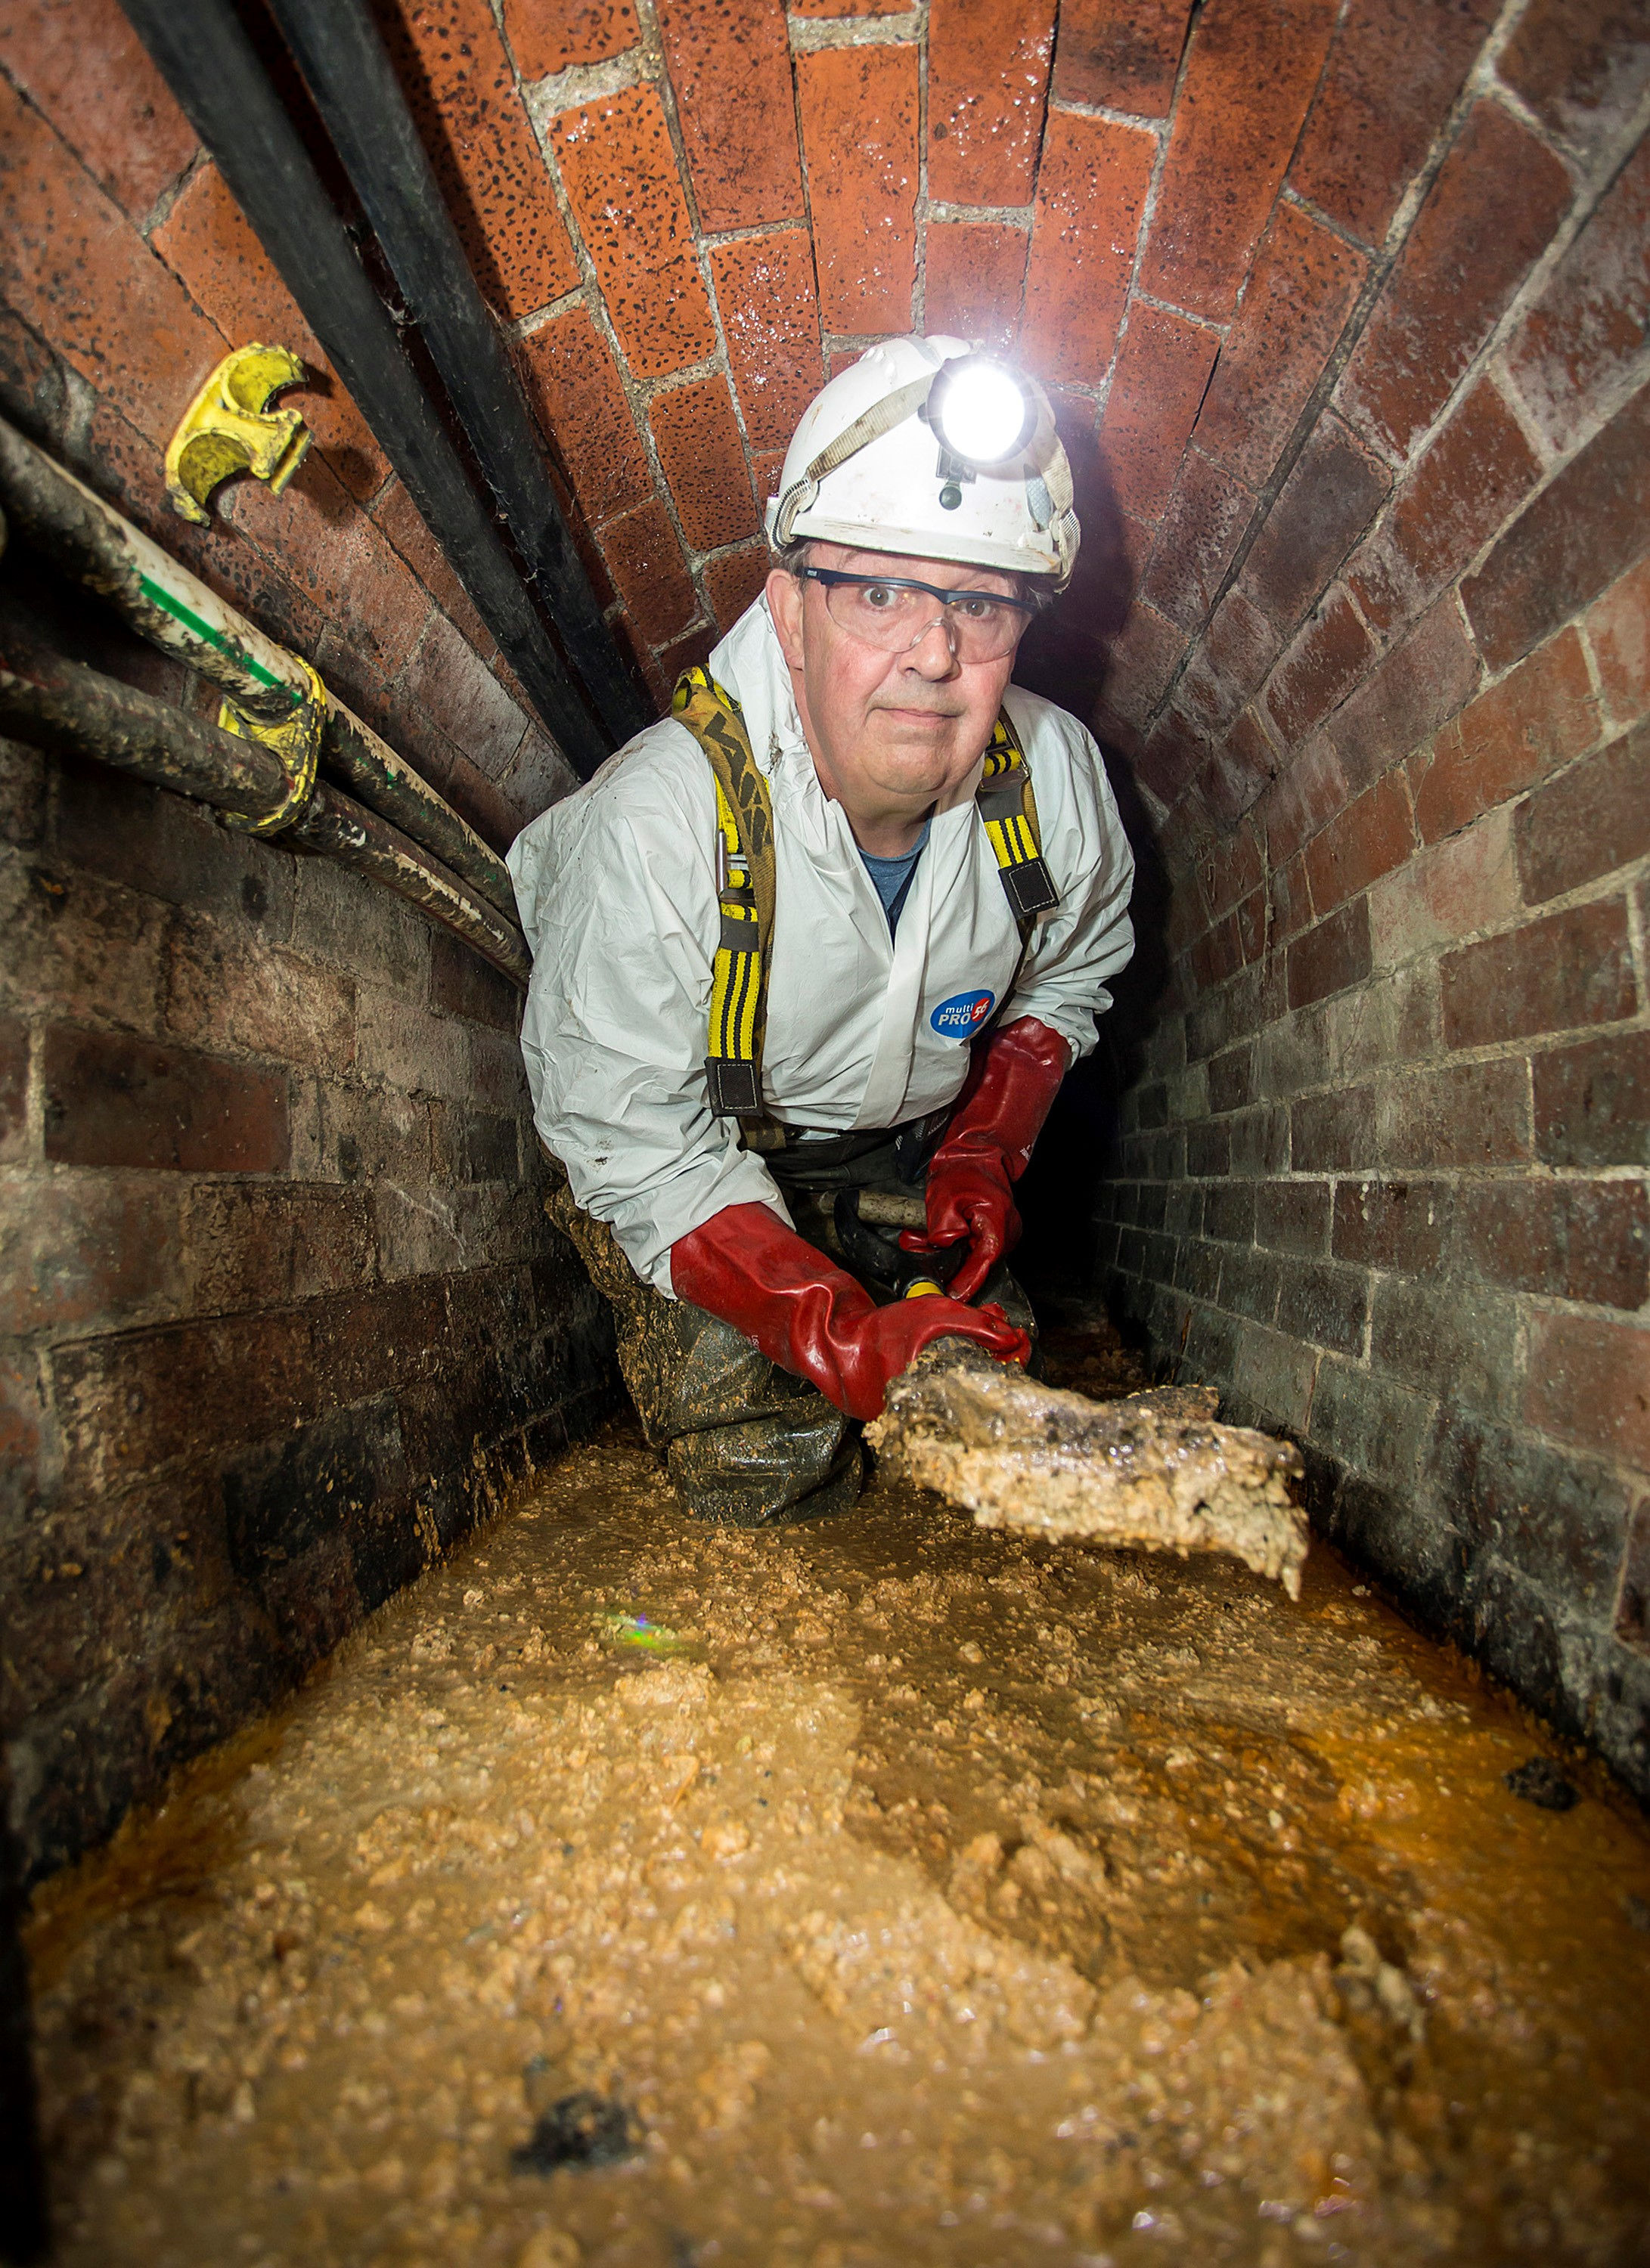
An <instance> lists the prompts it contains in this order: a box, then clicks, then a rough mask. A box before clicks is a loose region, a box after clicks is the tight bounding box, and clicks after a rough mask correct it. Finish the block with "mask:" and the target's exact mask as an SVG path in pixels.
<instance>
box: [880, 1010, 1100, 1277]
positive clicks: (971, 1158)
mask: <svg viewBox="0 0 1650 2268" xmlns="http://www.w3.org/2000/svg"><path fill="white" fill-rule="evenodd" d="M1071 1060H1072V1050H1071V1049H1070V1048H1069V1047H1068V1046H1067V1045H1066V1043H1065V1042H1064V1040H1063V1039H1062V1038H1061V1037H1060V1035H1059V1034H1058V1033H1057V1032H1051V1031H1050V1029H1049V1027H1048V1026H1047V1025H1046V1024H1041V1023H1039V1022H1038V1020H1037V1019H1036V1018H1035V1016H1022V1017H1020V1020H1019V1021H1018V1022H1017V1023H1013V1024H1005V1025H1004V1027H1003V1028H1002V1030H1001V1031H1000V1032H994V1033H993V1034H992V1035H991V1038H990V1039H989V1040H987V1042H985V1045H984V1047H983V1049H981V1051H980V1054H979V1057H978V1058H977V1059H976V1063H975V1065H974V1069H973V1071H972V1072H971V1073H970V1075H969V1084H968V1086H965V1087H964V1089H963V1092H962V1100H961V1102H960V1103H959V1104H958V1106H957V1109H956V1115H955V1116H954V1117H953V1119H952V1121H951V1123H950V1125H949V1126H948V1127H947V1129H946V1134H945V1139H944V1140H943V1141H942V1142H941V1143H940V1145H939V1148H938V1149H937V1150H936V1151H935V1152H934V1154H933V1157H932V1160H931V1161H930V1164H929V1167H928V1189H927V1202H928V1234H927V1236H926V1238H924V1237H921V1236H917V1235H914V1234H910V1233H907V1234H906V1235H904V1236H902V1237H901V1239H900V1242H901V1243H902V1245H903V1246H904V1247H905V1248H906V1250H907V1251H908V1252H919V1251H921V1250H922V1248H923V1247H924V1243H926V1244H928V1245H930V1246H932V1245H937V1244H938V1245H947V1244H961V1242H962V1241H963V1240H964V1238H966V1239H967V1240H968V1242H969V1256H968V1258H967V1259H966V1260H965V1261H964V1262H963V1263H962V1265H961V1268H960V1269H959V1270H957V1272H956V1274H955V1275H954V1277H953V1278H952V1279H951V1281H950V1283H949V1284H948V1285H947V1287H946V1288H947V1292H949V1293H950V1295H951V1297H952V1298H953V1299H954V1300H971V1299H972V1298H973V1297H974V1295H975V1293H976V1292H977V1291H978V1290H979V1288H980V1286H981V1285H982V1284H983V1283H984V1281H985V1279H986V1278H987V1277H988V1276H989V1275H990V1274H991V1270H992V1269H993V1268H995V1267H996V1265H997V1263H998V1261H999V1260H1000V1259H1001V1258H1002V1257H1003V1255H1004V1254H1005V1252H1011V1251H1012V1250H1013V1248H1014V1246H1015V1245H1016V1244H1018V1243H1019V1241H1020V1215H1019V1213H1018V1212H1017V1211H1015V1210H1014V1200H1013V1197H1012V1195H1011V1194H1010V1185H1011V1184H1012V1183H1013V1182H1017V1181H1018V1180H1019V1179H1020V1175H1022V1174H1023V1173H1024V1172H1025V1170H1026V1167H1027V1166H1028V1163H1029V1162H1030V1158H1031V1146H1032V1144H1033V1143H1034V1142H1035V1140H1036V1138H1037V1137H1038V1135H1039V1134H1040V1133H1041V1132H1042V1122H1043V1120H1044V1119H1045V1118H1046V1117H1047V1116H1048V1115H1049V1110H1050V1105H1051V1104H1052V1103H1053V1101H1054V1098H1055V1096H1056V1095H1057V1094H1058V1093H1059V1091H1060V1082H1061V1080H1062V1079H1064V1077H1065V1074H1066V1070H1067V1067H1068V1066H1069V1064H1070V1063H1071Z"/></svg>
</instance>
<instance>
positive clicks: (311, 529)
mask: <svg viewBox="0 0 1650 2268" xmlns="http://www.w3.org/2000/svg"><path fill="white" fill-rule="evenodd" d="M220 496H221V503H220V504H219V511H220V513H221V516H222V518H223V519H224V521H225V525H226V526H228V527H232V528H234V529H235V530H236V531H237V532H238V533H239V534H243V535H245V536H246V537H247V539H248V541H250V542H252V543H254V544H255V545H256V546H257V548H258V549H259V550H260V551H261V552H262V553H263V554H264V556H266V558H268V559H269V562H270V563H271V564H272V565H274V566H275V567H276V568H277V569H278V570H279V571H280V572H281V573H282V574H283V575H284V576H286V577H288V578H290V579H291V582H293V583H294V584H296V585H297V586H298V590H299V591H301V592H302V593H303V594H304V596H305V597H306V599H308V600H310V602H311V603H312V605H313V606H314V608H316V610H317V612H318V613H319V614H320V616H321V618H322V620H323V621H325V622H328V624H330V625H331V627H332V629H333V631H334V633H335V636H336V637H338V639H339V640H340V641H342V642H343V644H347V645H349V646H350V647H352V648H353V649H354V650H355V652H357V654H358V655H359V656H361V657H362V658H364V659H365V660H367V661H368V662H369V663H370V664H371V665H372V667H374V668H375V669H377V670H379V671H381V672H382V674H383V675H384V676H385V677H387V678H388V677H393V676H394V674H395V673H396V671H397V670H398V669H400V667H401V664H402V663H403V662H404V661H405V660H406V659H407V658H408V656H409V653H410V652H411V651H412V649H413V647H414V645H415V644H416V642H417V638H418V634H419V632H420V630H422V629H423V627H424V622H425V621H426V619H427V618H428V615H429V613H430V593H428V592H427V591H426V590H425V589H424V585H423V584H422V583H421V582H419V580H418V578H416V576H415V575H414V574H413V572H412V571H411V570H410V569H409V567H408V565H407V563H406V562H405V561H404V560H403V559H402V558H401V555H400V553H399V552H398V551H397V550H396V549H395V548H394V545H393V544H392V543H391V542H390V541H389V540H388V538H387V536H385V535H384V534H382V533H381V532H380V530H379V528H377V527H375V526H374V525H373V523H372V520H370V519H368V518H367V516H366V514H365V512H363V511H361V510H360V508H359V507H358V506H357V504H355V503H354V502H353V501H352V500H351V498H350V496H349V495H348V494H347V492H346V491H345V490H344V487H343V483H342V482H341V481H339V480H338V479H337V478H336V476H335V475H334V473H333V471H332V469H331V468H330V467H329V466H328V463H327V462H326V460H325V459H324V458H320V457H318V456H316V455H315V454H314V453H313V452H312V453H311V454H310V455H309V456H308V457H306V459H305V460H304V463H303V465H302V466H301V468H299V470H298V475H297V476H296V478H295V479H294V480H293V481H291V483H290V484H289V485H288V486H287V487H286V488H284V489H283V490H282V491H281V493H280V495H279V496H278V497H277V496H271V495H270V493H269V490H268V489H267V488H266V487H265V486H264V484H263V483H262V482H261V481H243V482H239V483H236V482H231V483H230V484H229V486H228V487H226V488H225V489H224V490H221V491H220ZM254 618H255V619H257V620H259V621H261V620H263V617H262V615H256V616H255V617H254Z"/></svg>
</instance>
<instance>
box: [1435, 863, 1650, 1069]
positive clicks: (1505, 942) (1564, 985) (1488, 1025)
mask: <svg viewBox="0 0 1650 2268" xmlns="http://www.w3.org/2000/svg"><path fill="white" fill-rule="evenodd" d="M1440 976H1441V977H1442V980H1443V997H1444V1038H1445V1041H1446V1042H1447V1045H1449V1046H1450V1047H1452V1048H1482V1047H1488V1046H1491V1045H1492V1044H1493V1043H1494V1042H1496V1041H1498V1040H1517V1039H1525V1038H1529V1037H1532V1036H1533V1035H1536V1034H1537V1033H1541V1032H1569V1031H1574V1030H1576V1029H1577V1028H1578V1027H1580V1026H1583V1025H1587V1024H1609V1023H1613V1022H1615V1021H1616V1020H1617V1019H1618V1018H1620V1017H1623V1016H1631V1015H1632V1013H1633V1012H1634V1010H1635V1008H1636V1007H1637V1006H1638V1004H1639V992H1638V987H1637V985H1636V984H1635V983H1634V982H1633V973H1632V942H1631V939H1629V937H1628V934H1627V908H1626V902H1625V901H1624V899H1621V898H1606V899H1602V900H1600V901H1597V902H1595V903H1594V904H1592V905H1586V906H1573V907H1572V908H1571V909H1569V910H1568V911H1567V912H1565V913H1560V914H1549V915H1548V916H1546V917H1545V918H1544V919H1543V920H1540V921H1532V922H1526V923H1525V924H1524V925H1523V927H1522V928H1521V929H1516V930H1510V931H1508V932H1506V934H1505V935H1503V936H1500V937H1488V938H1485V939H1483V940H1482V942H1480V943H1479V944H1477V945H1468V946H1462V948H1461V950H1460V951H1459V952H1458V953H1449V954H1445V956H1444V959H1443V961H1442V964H1441V966H1440Z"/></svg>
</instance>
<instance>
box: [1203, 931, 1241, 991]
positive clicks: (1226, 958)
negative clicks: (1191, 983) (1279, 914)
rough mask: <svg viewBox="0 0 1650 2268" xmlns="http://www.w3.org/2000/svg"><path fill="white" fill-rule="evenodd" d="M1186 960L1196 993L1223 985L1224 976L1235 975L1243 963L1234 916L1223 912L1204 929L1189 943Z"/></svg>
mask: <svg viewBox="0 0 1650 2268" xmlns="http://www.w3.org/2000/svg"><path fill="white" fill-rule="evenodd" d="M1190 959H1191V973H1192V975H1193V976H1195V977H1196V978H1197V989H1198V990H1199V991H1200V992H1211V991H1212V990H1214V988H1215V986H1216V985H1217V984H1224V983H1226V978H1227V977H1228V976H1235V975H1236V973H1237V971H1238V970H1239V969H1240V968H1241V967H1242V966H1243V945H1242V940H1241V938H1240V936H1239V934H1238V925H1237V917H1236V916H1235V915H1234V914H1226V915H1225V916H1224V917H1222V918H1221V919H1220V920H1219V921H1218V922H1216V923H1215V924H1214V925H1213V927H1212V928H1211V929H1206V930H1205V931H1204V933H1203V935H1202V936H1201V937H1200V938H1199V939H1197V943H1196V944H1195V945H1194V946H1192V949H1191V954H1190Z"/></svg>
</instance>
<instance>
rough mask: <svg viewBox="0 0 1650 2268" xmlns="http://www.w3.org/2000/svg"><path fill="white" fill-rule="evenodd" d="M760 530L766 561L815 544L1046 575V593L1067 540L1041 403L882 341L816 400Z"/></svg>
mask: <svg viewBox="0 0 1650 2268" xmlns="http://www.w3.org/2000/svg"><path fill="white" fill-rule="evenodd" d="M942 372H943V376H942V374H941V373H942ZM767 527H768V539H769V541H770V543H772V544H773V545H774V546H775V548H776V549H781V550H783V549H784V546H785V545H786V544H789V543H792V542H800V541H803V540H804V539H805V538H806V537H808V536H817V537H821V538H822V539H823V540H824V541H826V542H828V543H846V544H851V545H852V546H853V548H854V549H856V550H861V551H902V552H914V553H917V554H918V555H919V556H922V557H924V558H929V559H952V560H955V561H957V562H959V563H961V564H962V565H965V566H971V567H995V568H998V569H999V570H1001V571H1005V572H1006V573H1009V574H1018V575H1047V576H1049V577H1050V578H1052V579H1053V581H1054V584H1055V586H1056V588H1057V589H1063V588H1064V585H1066V583H1068V582H1069V581H1070V580H1071V575H1072V567H1073V566H1074V564H1075V563H1076V560H1077V546H1078V541H1079V528H1078V524H1077V514H1076V513H1075V512H1073V511H1072V471H1071V467H1070V466H1069V465H1068V464H1067V462H1066V460H1065V451H1064V449H1063V448H1062V447H1061V446H1060V438H1059V436H1058V434H1057V432H1056V431H1055V427H1054V413H1053V411H1052V409H1050V406H1049V397H1048V395H1047V394H1045V393H1044V392H1043V390H1042V387H1040V386H1039V385H1038V384H1037V383H1036V381H1035V379H1030V378H1027V377H1025V376H1024V375H1023V374H1022V373H1021V372H1017V371H1013V370H1011V369H1009V368H1008V366H1007V365H1005V364H1004V363H1000V362H998V361H996V360H994V359H993V358H992V357H991V356H989V355H983V354H976V352H975V350H973V348H971V347H970V346H969V342H968V341H967V340H966V339H952V338H933V339H923V338H906V339H882V340H880V341H879V342H878V343H877V344H876V345H875V346H873V347H872V348H870V349H868V350H867V351H866V353H864V354H862V355H861V356H860V357H859V359H858V362H856V363H853V364H851V365H850V366H849V368H848V369H846V370H844V371H843V372H841V373H840V375H839V376H837V377H836V378H834V379H832V380H831V381H830V384H829V386H827V387H824V388H823V389H822V391H821V392H820V393H819V394H815V396H814V400H813V401H811V402H809V404H808V406H807V409H805V410H804V411H803V413H802V416H801V421H800V423H799V424H798V426H797V429H796V431H795V432H794V433H793V434H792V437H791V446H790V447H789V448H788V449H787V450H786V451H785V455H784V472H783V474H782V475H781V476H780V482H779V493H778V495H777V497H770V498H769V502H768V518H767Z"/></svg>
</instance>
